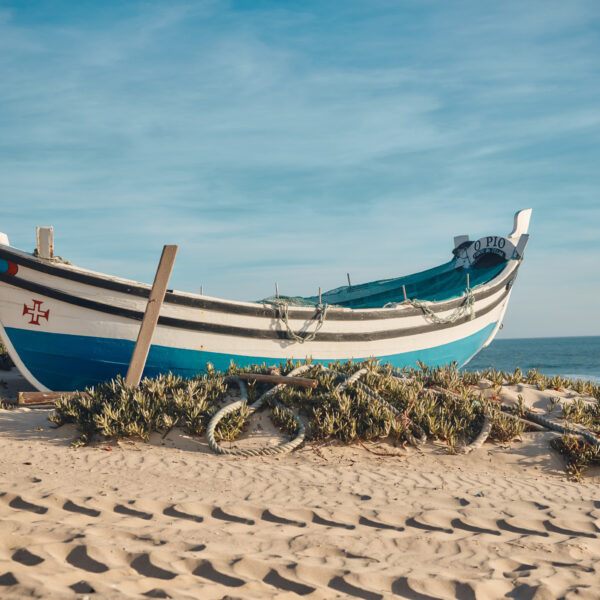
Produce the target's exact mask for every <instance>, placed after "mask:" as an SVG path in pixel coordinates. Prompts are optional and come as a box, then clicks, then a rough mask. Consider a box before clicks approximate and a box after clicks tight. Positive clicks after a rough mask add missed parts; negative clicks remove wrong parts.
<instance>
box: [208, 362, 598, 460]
mask: <svg viewBox="0 0 600 600" xmlns="http://www.w3.org/2000/svg"><path fill="white" fill-rule="evenodd" d="M312 366H313V365H307V364H305V365H301V366H300V367H297V368H296V369H293V370H292V371H290V372H289V373H288V374H287V375H286V376H287V377H290V378H291V377H295V376H298V375H301V374H302V373H305V372H306V371H308V370H309V369H310V368H311V367H312ZM321 368H322V369H323V370H324V371H327V372H329V373H332V374H333V375H335V376H336V377H340V378H342V381H341V382H340V383H339V384H338V385H337V386H336V387H335V391H336V392H343V391H344V390H345V389H346V388H348V387H349V386H355V387H356V388H357V389H359V390H361V391H363V392H364V393H365V394H367V395H368V396H369V397H370V398H371V399H373V400H375V401H377V402H378V403H380V404H381V405H382V406H383V407H384V408H385V409H386V410H387V411H389V412H390V413H391V414H392V415H393V416H394V417H396V419H400V420H402V421H403V422H404V423H405V425H406V433H405V435H406V438H407V441H408V442H409V443H410V444H411V445H413V446H415V447H419V446H422V445H423V444H425V442H426V441H427V436H426V434H425V432H424V431H422V430H421V428H420V427H419V426H418V425H417V424H416V423H414V422H413V421H412V420H411V419H410V418H409V417H408V415H407V411H406V412H401V411H399V410H398V409H397V408H396V407H395V406H393V405H392V404H390V403H389V402H388V401H387V400H385V399H384V398H382V397H381V396H380V395H379V394H378V393H377V392H375V391H374V390H373V389H371V388H370V387H369V386H368V385H366V384H365V383H363V382H362V381H360V378H361V377H363V376H364V375H366V374H367V373H369V372H372V373H374V374H375V375H379V374H378V373H375V372H374V371H370V370H369V369H367V368H361V369H359V370H358V371H356V372H354V373H353V374H352V375H346V374H345V373H341V372H339V371H336V370H333V369H328V368H327V367H324V366H321ZM397 379H399V380H402V379H403V378H402V377H398V376H397ZM228 381H229V382H235V383H236V384H237V385H238V387H239V388H240V393H241V399H240V400H237V401H235V402H232V403H231V404H228V405H227V406H224V407H223V408H221V409H220V410H219V411H218V412H216V413H215V414H214V415H213V417H212V418H211V420H210V422H209V424H208V427H207V430H206V437H207V439H208V445H209V446H210V448H211V450H212V451H213V452H215V453H216V454H227V455H231V456H274V455H277V454H286V453H288V452H291V451H292V450H295V449H296V448H298V447H299V446H300V445H301V444H302V443H303V442H304V439H305V437H306V428H305V426H304V423H303V422H302V420H301V419H300V417H299V416H298V415H297V414H296V413H294V412H293V411H292V409H290V408H288V407H287V406H285V405H283V404H282V403H281V402H278V401H275V405H276V406H277V407H279V408H280V409H281V410H282V411H284V412H286V413H287V414H289V415H290V416H291V418H292V419H293V421H294V422H295V424H296V426H297V431H296V435H295V437H294V438H293V439H292V440H290V441H288V442H285V443H283V444H279V445H277V446H266V447H262V448H256V449H227V448H223V447H222V446H220V445H219V443H218V442H217V441H216V439H215V430H216V428H217V425H218V424H219V422H220V421H221V420H222V419H223V418H224V417H226V416H227V415H229V414H231V413H234V412H236V411H238V410H241V409H242V408H243V407H244V406H246V405H247V402H248V390H247V388H246V384H245V382H244V381H242V380H241V379H240V378H239V377H237V376H235V375H234V376H232V377H229V378H228ZM285 385H287V384H285V383H280V384H278V385H276V386H274V387H273V388H271V389H270V390H268V391H266V392H265V393H264V394H262V395H261V396H260V398H259V399H258V400H257V401H256V402H254V404H251V405H250V406H248V416H250V415H252V414H253V413H255V412H256V411H257V410H259V409H260V408H261V407H262V406H263V404H264V403H265V402H266V401H267V400H268V399H269V398H271V397H272V396H274V395H275V394H277V392H279V391H280V390H281V389H283V388H284V387H285ZM427 391H428V392H431V393H433V394H442V393H445V394H449V395H458V394H455V393H454V392H450V391H448V390H437V389H432V388H428V389H427ZM500 408H501V410H502V412H503V414H504V415H505V416H506V417H508V418H510V419H514V420H517V421H520V422H525V423H528V424H530V425H533V426H534V427H535V428H538V429H540V428H545V429H549V430H551V431H556V432H558V433H562V434H571V435H575V436H580V437H582V438H583V439H584V440H585V441H586V442H588V443H589V444H592V445H594V446H596V447H598V448H600V439H598V438H597V437H596V436H595V435H594V434H593V433H592V432H590V431H588V430H586V429H577V428H574V427H571V426H569V425H561V424H559V423H556V422H554V421H552V420H550V419H547V418H546V417H544V416H542V415H539V414H536V413H534V412H533V411H531V410H530V409H526V411H525V414H524V417H525V418H523V417H519V416H517V415H514V414H512V413H510V412H509V411H510V408H509V407H508V406H506V405H500ZM483 416H484V420H483V424H482V426H481V430H480V432H479V434H478V435H477V436H476V438H475V439H474V440H473V441H472V442H471V443H470V444H466V445H464V446H461V447H460V448H458V452H460V453H462V454H468V453H470V452H473V451H474V450H476V449H478V448H481V446H483V444H485V442H486V441H487V439H488V438H489V436H490V434H491V431H492V420H491V416H490V414H489V411H488V409H487V408H486V409H485V410H484V415H483ZM411 428H412V429H413V430H415V432H416V433H417V435H413V432H412V431H411Z"/></svg>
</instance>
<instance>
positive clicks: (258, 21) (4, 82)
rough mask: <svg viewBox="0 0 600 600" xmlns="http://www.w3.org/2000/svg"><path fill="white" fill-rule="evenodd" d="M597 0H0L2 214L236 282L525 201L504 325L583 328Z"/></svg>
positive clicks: (76, 259) (399, 249)
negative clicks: (526, 226)
mask: <svg viewBox="0 0 600 600" xmlns="http://www.w3.org/2000/svg"><path fill="white" fill-rule="evenodd" d="M599 34H600V4H599V3H598V2H596V1H590V2H586V1H576V0H574V1H570V2H564V1H553V0H542V1H540V2H536V1H533V0H529V1H526V2H523V1H522V0H520V1H518V2H511V1H506V2H498V3H496V2H494V3H492V2H480V1H479V0H477V1H465V2H461V1H456V2H441V1H440V2H433V1H428V0H418V1H417V0H414V1H409V0H405V1H402V0H400V1H398V0H395V1H387V0H381V1H379V0H369V1H366V0H365V1H363V2H355V1H353V0H345V1H344V2H338V1H336V2H330V1H326V0H319V1H316V2H310V1H307V2H285V1H283V0H282V1H278V2H267V1H260V0H255V1H249V0H239V1H233V2H218V1H207V2H178V1H170V2H150V1H148V2H122V1H120V2H110V1H103V2H95V1H92V0H77V1H66V0H62V1H61V0H54V1H47V2H46V1H43V0H39V1H27V0H18V1H15V2H6V1H2V0H0V209H1V210H0V231H3V232H5V233H7V234H8V236H9V239H10V241H11V243H12V244H13V245H15V246H17V247H20V248H23V249H26V250H32V249H33V247H34V246H35V227H36V226H37V225H52V226H53V227H54V231H55V247H56V252H57V253H58V254H60V255H61V256H63V257H65V258H68V259H69V260H71V261H72V262H73V263H75V264H77V265H79V266H84V267H87V268H90V269H93V270H97V271H102V272H106V273H110V274H114V275H118V276H122V277H128V278H132V279H136V280H140V281H146V282H152V279H153V276H154V271H155V269H156V265H157V262H158V259H159V257H160V252H161V249H162V246H163V244H178V245H179V253H178V257H177V260H176V263H175V269H174V272H173V275H172V278H171V287H174V288H176V289H181V290H185V291H190V292H199V290H200V286H201V285H202V286H203V289H204V293H206V294H208V295H211V296H218V297H226V298H232V299H238V300H253V299H259V298H263V297H265V296H269V295H272V294H273V292H274V285H275V281H277V282H278V284H279V290H280V292H281V293H282V294H286V295H312V294H315V293H316V292H317V289H318V287H319V286H320V287H322V288H323V290H326V289H330V288H333V287H337V286H339V285H343V284H344V283H345V281H346V273H347V272H349V273H350V275H351V278H352V281H353V283H359V282H364V281H369V280H373V279H378V278H383V277H393V276H399V275H404V274H408V273H411V272H415V271H418V270H422V269H424V268H428V267H432V266H435V265H437V264H441V263H442V262H446V261H447V260H448V259H449V258H450V256H451V250H452V247H453V243H452V239H453V236H454V235H458V234H469V235H470V236H471V239H477V238H479V237H482V236H484V235H488V234H493V235H506V234H508V233H509V232H510V230H511V229H512V219H513V214H514V212H515V211H517V210H519V209H522V208H533V217H532V222H531V229H530V233H531V239H530V242H529V246H528V248H527V251H526V256H525V261H524V263H523V265H522V267H521V269H520V272H519V277H518V280H517V282H516V284H515V286H514V291H513V295H512V298H511V302H510V305H509V308H508V311H507V314H506V317H505V319H504V328H503V330H502V331H501V332H500V336H502V337H547V336H568V335H573V336H575V335H600V35H599Z"/></svg>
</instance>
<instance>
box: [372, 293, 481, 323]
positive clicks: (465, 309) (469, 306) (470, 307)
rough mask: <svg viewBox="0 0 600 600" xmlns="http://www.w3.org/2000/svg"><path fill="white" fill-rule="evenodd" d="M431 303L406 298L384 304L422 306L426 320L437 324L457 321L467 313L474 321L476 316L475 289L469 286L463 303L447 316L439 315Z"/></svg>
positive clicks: (469, 318)
mask: <svg viewBox="0 0 600 600" xmlns="http://www.w3.org/2000/svg"><path fill="white" fill-rule="evenodd" d="M430 304H431V302H426V301H424V300H416V299H413V298H406V299H405V300H403V301H402V302H400V303H397V302H388V303H387V304H386V305H384V308H393V307H396V306H402V305H409V306H414V307H415V308H420V309H421V310H422V311H423V316H424V317H425V320H427V321H429V322H430V323H436V324H447V323H456V321H458V320H459V319H462V318H463V317H464V316H465V315H466V316H468V320H469V321H472V320H473V319H474V318H475V297H474V296H473V291H472V290H471V288H470V287H467V289H466V290H465V295H464V300H463V301H462V302H461V304H460V305H459V306H457V307H456V310H455V311H454V312H453V313H452V314H450V315H448V316H447V317H439V316H438V315H437V314H436V313H435V312H433V310H431V308H430V307H429V306H430Z"/></svg>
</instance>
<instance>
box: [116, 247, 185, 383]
mask: <svg viewBox="0 0 600 600" xmlns="http://www.w3.org/2000/svg"><path fill="white" fill-rule="evenodd" d="M176 254H177V246H165V247H164V248H163V251H162V255H161V257H160V262H159V263H158V269H157V270H156V276H155V277H154V283H153V284H152V290H151V291H150V297H149V298H148V304H147V305H146V312H145V313H144V318H143V319H142V324H141V326H140V332H139V333H138V337H137V341H136V343H135V348H134V349H133V355H132V356H131V362H130V363H129V369H128V370H127V377H126V378H125V383H126V385H130V386H133V387H136V386H138V385H139V384H140V379H141V378H142V373H143V372H144V367H145V366H146V359H147V358H148V352H149V351H150V344H151V343H152V336H153V335H154V330H155V329H156V324H157V323H158V316H159V314H160V309H161V307H162V303H163V301H164V299H165V293H166V291H167V285H168V283H169V277H170V276H171V271H172V269H173V263H174V262H175V256H176Z"/></svg>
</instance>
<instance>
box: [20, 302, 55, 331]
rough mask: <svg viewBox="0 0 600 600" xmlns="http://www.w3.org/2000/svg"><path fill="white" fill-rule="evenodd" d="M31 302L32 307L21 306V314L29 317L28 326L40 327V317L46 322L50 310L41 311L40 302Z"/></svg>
mask: <svg viewBox="0 0 600 600" xmlns="http://www.w3.org/2000/svg"><path fill="white" fill-rule="evenodd" d="M31 301H32V302H33V306H27V305H26V304H23V314H24V315H31V321H29V324H30V325H40V317H43V318H44V319H46V321H47V320H48V315H49V314H50V309H48V310H42V309H41V306H42V300H33V299H32V300H31Z"/></svg>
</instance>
